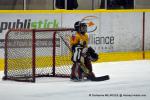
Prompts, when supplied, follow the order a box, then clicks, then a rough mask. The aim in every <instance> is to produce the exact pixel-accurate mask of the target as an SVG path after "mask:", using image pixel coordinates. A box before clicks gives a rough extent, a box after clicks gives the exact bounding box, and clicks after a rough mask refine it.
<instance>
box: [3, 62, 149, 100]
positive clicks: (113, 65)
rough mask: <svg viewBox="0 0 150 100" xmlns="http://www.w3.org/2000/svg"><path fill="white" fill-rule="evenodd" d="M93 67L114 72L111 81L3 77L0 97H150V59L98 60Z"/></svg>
mask: <svg viewBox="0 0 150 100" xmlns="http://www.w3.org/2000/svg"><path fill="white" fill-rule="evenodd" d="M93 70H94V72H95V74H96V76H102V75H106V74H108V75H110V80H107V81H103V82H91V81H86V82H72V81H70V79H69V78H51V77H50V78H37V79H36V83H24V82H16V81H3V80H2V79H1V80H0V100H150V60H137V61H124V62H104V63H97V64H93ZM2 76H3V72H0V77H1V78H2ZM90 95H91V96H90Z"/></svg>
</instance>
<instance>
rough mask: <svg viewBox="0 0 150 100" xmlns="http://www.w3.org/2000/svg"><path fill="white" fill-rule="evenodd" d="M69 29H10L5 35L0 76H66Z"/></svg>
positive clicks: (26, 78)
mask: <svg viewBox="0 0 150 100" xmlns="http://www.w3.org/2000/svg"><path fill="white" fill-rule="evenodd" d="M72 32H73V29H67V28H60V29H12V30H9V31H8V32H7V34H6V38H5V69H4V77H3V79H9V80H17V81H25V82H26V81H27V82H35V78H36V77H42V76H48V77H49V76H52V77H69V76H70V73H71V66H72V62H71V52H70V48H69V41H70V37H71V34H72Z"/></svg>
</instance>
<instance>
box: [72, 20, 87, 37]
mask: <svg viewBox="0 0 150 100" xmlns="http://www.w3.org/2000/svg"><path fill="white" fill-rule="evenodd" d="M74 28H75V31H77V32H78V33H81V34H85V33H86V32H87V25H86V23H82V22H81V21H77V22H75V24H74Z"/></svg>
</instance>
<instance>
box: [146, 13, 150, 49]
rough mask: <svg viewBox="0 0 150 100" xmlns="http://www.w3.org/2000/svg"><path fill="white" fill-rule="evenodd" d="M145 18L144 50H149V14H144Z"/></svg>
mask: <svg viewBox="0 0 150 100" xmlns="http://www.w3.org/2000/svg"><path fill="white" fill-rule="evenodd" d="M145 17H146V18H145V19H146V20H145V50H150V13H146V14H145Z"/></svg>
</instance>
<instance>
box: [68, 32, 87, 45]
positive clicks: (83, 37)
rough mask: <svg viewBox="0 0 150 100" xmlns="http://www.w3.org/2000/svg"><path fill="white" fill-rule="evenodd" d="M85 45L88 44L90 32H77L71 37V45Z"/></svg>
mask: <svg viewBox="0 0 150 100" xmlns="http://www.w3.org/2000/svg"><path fill="white" fill-rule="evenodd" d="M78 44H80V45H84V46H86V47H87V44H88V34H87V33H85V34H80V33H78V32H77V33H76V34H75V36H72V37H71V39H70V45H71V47H72V46H74V45H78Z"/></svg>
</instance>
